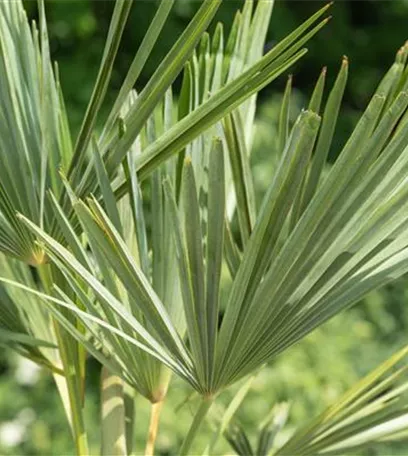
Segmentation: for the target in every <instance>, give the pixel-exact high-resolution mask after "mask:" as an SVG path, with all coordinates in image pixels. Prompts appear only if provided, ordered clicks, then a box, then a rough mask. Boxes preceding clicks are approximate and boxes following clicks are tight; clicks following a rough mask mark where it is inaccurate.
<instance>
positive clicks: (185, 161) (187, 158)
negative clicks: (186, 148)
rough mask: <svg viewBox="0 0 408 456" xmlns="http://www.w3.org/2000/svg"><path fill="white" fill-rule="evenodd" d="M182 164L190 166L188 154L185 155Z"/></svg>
mask: <svg viewBox="0 0 408 456" xmlns="http://www.w3.org/2000/svg"><path fill="white" fill-rule="evenodd" d="M184 165H185V166H191V157H190V156H187V157H186V158H185V159H184Z"/></svg>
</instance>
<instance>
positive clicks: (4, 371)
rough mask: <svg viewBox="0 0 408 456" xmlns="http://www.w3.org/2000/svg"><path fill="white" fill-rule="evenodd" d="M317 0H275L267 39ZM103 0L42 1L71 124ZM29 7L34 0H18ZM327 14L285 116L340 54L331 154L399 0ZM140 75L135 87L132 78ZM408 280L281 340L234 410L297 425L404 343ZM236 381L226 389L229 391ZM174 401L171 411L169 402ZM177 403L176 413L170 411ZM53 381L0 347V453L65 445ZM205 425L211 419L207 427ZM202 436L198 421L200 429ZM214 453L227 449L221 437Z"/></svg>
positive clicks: (226, 17) (77, 114)
mask: <svg viewBox="0 0 408 456" xmlns="http://www.w3.org/2000/svg"><path fill="white" fill-rule="evenodd" d="M323 3H324V2H320V1H284V0H281V1H277V2H276V4H275V9H274V13H273V18H272V22H271V25H270V29H269V33H268V44H267V46H268V47H270V46H273V44H274V43H276V42H277V41H279V40H280V39H281V38H283V37H284V36H285V35H286V34H287V33H288V32H290V31H291V30H292V29H293V28H294V27H295V26H296V25H299V24H300V23H301V22H302V21H303V20H305V19H306V18H307V17H308V16H309V15H311V14H312V13H313V12H314V11H316V10H317V9H318V8H319V7H321V6H322V5H323ZM242 4H243V1H238V0H224V2H223V5H222V6H221V8H220V11H219V13H218V16H217V19H218V20H221V21H223V22H224V23H225V24H226V26H227V29H228V26H230V24H231V23H232V19H233V16H234V14H235V11H236V10H237V9H238V8H239V7H241V6H242ZM113 5H114V4H113V2H112V1H101V0H98V1H96V0H73V1H70V0H68V1H58V2H57V1H47V2H46V8H47V10H46V11H47V17H48V22H49V33H50V38H51V52H52V55H53V57H54V58H55V60H57V61H58V64H59V68H60V74H61V81H62V86H63V91H64V94H65V99H66V104H67V108H68V112H69V115H70V123H71V128H72V132H73V135H74V136H75V133H76V132H77V131H78V128H79V125H80V122H81V119H82V116H83V114H84V111H85V109H86V104H87V101H88V99H89V96H90V93H91V91H92V87H93V82H94V79H95V76H96V73H97V70H98V65H99V61H100V58H101V54H102V50H103V44H104V40H105V36H106V33H107V29H108V26H109V20H110V15H111V12H112V10H113ZM199 5H200V1H196V0H195V1H194V0H178V1H177V3H176V6H175V8H174V11H173V14H172V15H171V17H170V19H169V21H168V23H167V25H166V27H165V29H164V32H163V33H162V35H161V37H160V40H159V43H158V46H156V48H155V50H154V53H153V54H152V56H151V58H150V60H149V61H148V64H147V66H146V68H145V71H144V73H143V74H142V77H141V78H140V80H139V82H138V87H139V88H140V87H142V86H143V84H144V83H145V82H146V81H147V80H148V78H149V76H150V75H151V74H152V72H153V71H154V69H155V68H156V67H157V64H158V62H159V61H160V60H161V58H162V57H163V56H164V55H165V53H166V51H167V50H168V49H169V48H170V46H171V45H172V43H173V42H174V41H175V39H176V38H177V36H178V35H179V34H180V33H181V31H182V30H183V28H184V27H185V26H186V24H187V23H188V21H189V20H190V18H191V17H192V15H193V14H194V12H195V11H196V10H197V8H198V7H199ZM156 7H157V2H156V1H154V0H147V1H136V2H135V7H134V9H133V13H132V16H131V18H130V21H129V24H128V26H127V28H126V32H125V35H124V40H123V43H122V46H121V49H120V54H119V58H118V59H117V63H116V66H115V72H114V76H113V80H112V84H111V87H110V91H109V94H108V97H107V103H106V105H107V106H108V105H109V102H110V101H111V100H113V98H114V96H115V93H116V91H117V89H118V87H119V86H120V83H121V80H122V78H123V76H124V74H125V73H126V70H127V68H128V66H129V64H130V62H131V59H132V58H133V56H134V53H135V51H136V49H137V47H138V44H139V43H140V41H141V39H142V37H143V34H144V32H145V31H146V29H147V27H148V24H149V23H150V20H151V18H152V17H153V15H154V12H155V9H156ZM26 8H27V11H28V15H29V17H31V18H35V17H36V2H34V1H27V2H26ZM332 14H333V18H332V20H331V21H330V23H329V24H328V25H327V26H326V28H325V29H324V30H323V31H322V32H320V34H319V35H318V36H317V37H315V38H314V39H313V40H312V42H311V43H310V44H309V46H308V47H309V53H308V54H307V56H306V57H305V58H303V59H302V61H301V62H300V63H299V64H298V65H297V66H296V67H294V68H292V70H291V73H293V75H294V86H295V91H294V97H293V109H292V112H293V116H295V115H296V113H297V110H298V109H300V108H301V107H302V106H303V105H304V104H305V103H306V102H305V100H306V97H307V96H309V95H310V93H311V90H312V86H313V84H314V81H315V80H316V78H317V76H318V74H319V72H320V69H321V67H322V66H327V68H328V82H329V84H330V83H331V82H332V81H333V79H334V78H335V76H336V72H337V70H338V67H339V65H340V61H341V58H342V56H343V54H346V55H347V56H348V57H349V60H350V63H351V68H350V77H349V83H348V87H347V90H346V95H345V100H344V105H343V109H342V113H341V118H340V122H339V125H338V128H337V131H336V137H335V141H334V145H333V149H332V150H331V156H332V157H335V155H336V153H337V152H338V150H339V147H340V146H341V144H343V142H344V140H345V138H346V137H347V135H348V134H349V132H350V131H351V129H352V127H353V125H354V123H355V120H356V118H357V116H358V114H359V112H360V110H361V109H362V108H363V107H364V106H365V104H366V102H367V100H368V99H369V97H370V95H371V93H372V91H373V90H374V89H375V87H376V84H377V83H378V82H379V79H380V78H381V76H382V75H383V73H384V72H385V71H386V69H387V68H388V67H389V66H390V64H391V63H392V61H393V59H394V54H395V52H396V50H397V49H398V48H399V46H401V45H402V44H403V42H404V41H405V39H406V38H407V32H406V24H407V20H408V1H406V0H398V1H358V2H357V1H345V0H343V1H338V2H337V3H336V4H335V5H334V7H333V8H332ZM284 84H285V78H280V79H279V80H278V81H275V82H274V83H272V85H271V86H270V87H268V88H267V89H265V90H264V91H263V92H262V93H261V95H260V98H259V100H260V103H259V108H258V113H257V121H256V122H257V126H256V128H257V130H256V135H255V143H254V150H253V155H252V161H253V163H252V164H253V167H254V171H255V183H256V190H257V194H258V195H259V196H261V195H262V194H263V192H264V190H265V188H266V186H267V185H268V182H269V180H270V176H271V172H272V169H273V165H274V160H273V155H274V148H275V141H276V124H277V119H278V109H279V103H280V100H281V93H282V90H283V87H284ZM138 87H137V88H138ZM407 302H408V287H407V280H406V279H401V280H399V281H398V282H396V283H394V284H392V285H389V286H388V287H386V288H385V289H382V290H380V291H377V292H374V293H372V294H370V295H369V296H368V297H367V298H366V299H365V300H364V302H362V303H360V304H359V305H358V306H356V307H354V308H353V309H351V310H349V311H347V312H345V313H343V314H342V315H340V316H338V317H336V318H335V319H333V320H332V321H330V322H328V323H327V324H326V325H325V326H324V327H322V328H320V329H319V330H317V331H315V332H314V333H313V334H311V335H310V336H309V337H308V338H306V339H305V340H304V341H303V342H301V343H300V344H298V345H297V346H295V347H293V348H292V349H290V350H289V351H287V352H286V353H285V354H284V355H283V356H281V357H280V358H278V359H277V360H276V361H275V362H274V363H273V365H271V366H269V367H268V368H267V369H265V370H264V371H262V372H261V373H260V374H259V375H258V377H257V379H256V381H255V384H254V387H253V389H252V391H251V393H250V394H249V396H248V397H247V399H246V401H245V403H244V405H243V407H242V409H241V410H240V412H239V419H240V420H241V422H242V423H244V424H245V426H246V427H247V429H249V430H250V432H252V433H253V436H255V434H256V430H257V426H258V424H259V423H260V422H261V421H262V419H263V418H264V416H265V415H266V414H267V413H268V411H269V410H270V408H271V407H272V406H273V404H274V403H276V402H280V401H289V402H290V403H291V411H290V418H289V423H290V425H291V426H295V425H297V424H299V423H302V422H304V421H305V420H307V419H308V418H309V417H311V416H313V415H315V414H316V413H318V412H319V411H320V410H321V409H322V408H323V407H324V406H325V405H327V404H329V403H330V402H331V401H333V400H334V399H335V398H336V397H338V395H339V394H341V393H342V392H343V391H344V390H345V389H346V388H347V387H348V386H350V385H351V384H352V383H353V382H354V381H356V380H357V379H358V378H360V377H361V376H363V375H364V374H365V373H367V372H368V370H370V369H371V368H373V367H374V366H376V365H377V364H378V363H380V362H381V361H382V360H384V359H385V358H386V357H388V356H389V355H390V354H391V353H392V352H393V351H395V350H396V349H397V348H399V347H401V346H402V345H403V344H404V343H406V331H407V328H408V310H407ZM88 371H89V375H88V379H87V395H86V397H87V404H86V412H87V420H88V424H89V431H90V443H91V448H92V451H93V454H97V453H98V451H99V447H98V441H99V427H98V418H99V415H98V414H99V408H98V407H99V406H98V382H99V366H98V365H97V363H96V362H94V361H92V360H91V361H90V362H89V370H88ZM189 393H190V391H189V389H188V388H187V387H186V386H185V385H184V384H182V383H181V382H179V381H177V380H175V381H174V382H173V383H172V387H171V389H170V394H169V399H168V402H167V404H166V406H165V408H164V412H163V417H162V423H161V428H160V432H159V438H158V442H157V451H158V454H161V455H167V454H175V449H176V448H177V446H178V445H179V443H180V441H181V438H182V436H183V434H184V432H185V431H186V429H187V426H188V425H189V422H190V419H191V411H192V409H193V407H192V406H194V398H193V399H192V401H191V404H192V406H190V405H189V404H187V405H185V406H184V407H182V408H181V409H179V410H178V409H176V408H177V407H178V405H179V404H180V403H182V401H183V400H184V399H185V397H186V396H187V395H188V394H189ZM232 393H233V391H231V392H230V391H228V392H226V393H224V395H223V396H222V398H221V401H224V402H226V403H227V402H228V400H229V399H230V398H231V395H232ZM136 408H137V420H136V426H137V430H136V434H137V438H138V441H137V445H136V452H138V453H139V452H142V451H143V447H144V441H143V439H144V434H145V431H146V428H147V419H148V404H147V403H146V401H145V400H144V399H139V400H138V401H137V406H136ZM176 410H177V411H176ZM175 414H176V415H175ZM67 429H68V428H67V426H66V422H65V418H64V415H63V412H62V408H61V405H60V403H59V399H58V396H57V393H56V390H55V388H54V385H53V382H52V380H51V378H50V376H49V375H47V373H46V372H43V371H39V370H37V369H35V368H34V367H33V366H31V365H30V364H28V363H27V362H25V361H22V360H21V359H20V358H18V357H17V356H15V355H14V354H13V353H11V352H7V351H6V352H1V353H0V455H5V456H6V455H17V454H18V455H48V454H50V455H51V454H53V455H63V454H64V455H65V454H73V451H72V444H71V440H70V435H69V431H68V430H67ZM207 431H208V432H209V431H210V430H209V429H207ZM196 443H197V448H198V449H199V448H204V446H205V443H206V438H205V432H203V435H202V437H201V438H200V439H198V440H197V442H196ZM217 451H218V452H219V454H228V452H230V451H229V449H228V445H226V444H225V443H224V442H220V444H219V445H218V447H217ZM230 453H231V452H230ZM362 454H367V455H407V454H408V447H405V448H404V446H403V445H387V446H384V447H382V448H379V449H376V450H373V451H368V452H365V453H362Z"/></svg>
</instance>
